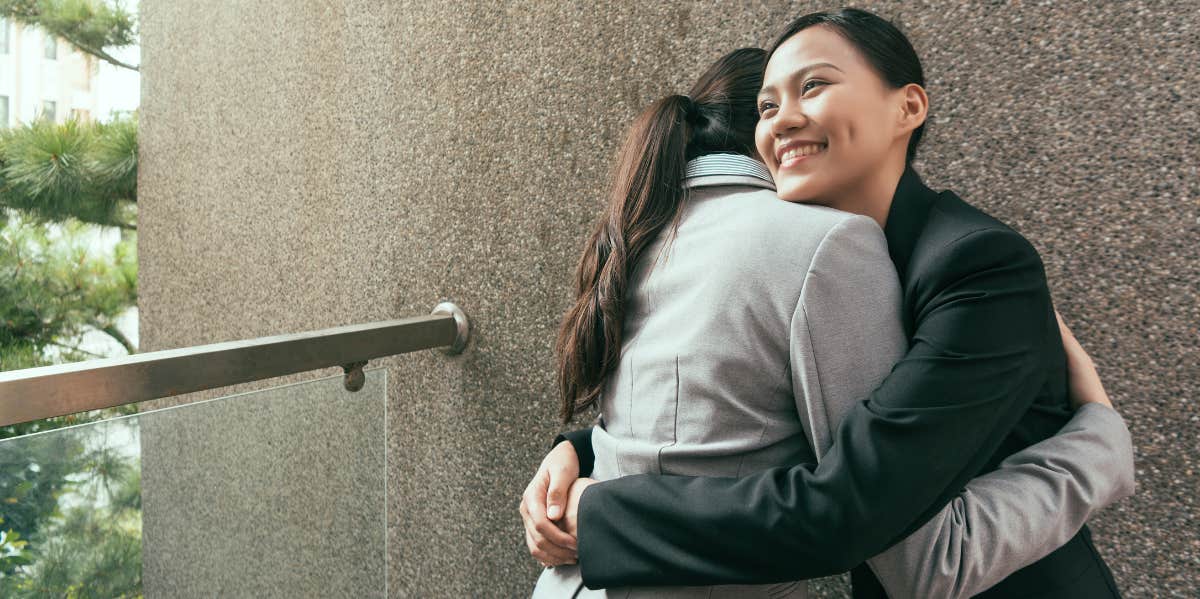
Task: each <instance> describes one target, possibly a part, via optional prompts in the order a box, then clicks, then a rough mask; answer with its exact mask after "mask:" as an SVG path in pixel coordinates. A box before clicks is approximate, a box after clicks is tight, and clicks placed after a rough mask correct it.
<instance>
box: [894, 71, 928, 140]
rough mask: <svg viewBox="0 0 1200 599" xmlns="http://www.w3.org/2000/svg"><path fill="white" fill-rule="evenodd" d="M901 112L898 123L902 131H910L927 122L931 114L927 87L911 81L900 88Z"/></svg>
mask: <svg viewBox="0 0 1200 599" xmlns="http://www.w3.org/2000/svg"><path fill="white" fill-rule="evenodd" d="M899 97H900V112H899V117H898V118H899V120H898V121H897V123H896V124H897V125H898V126H899V128H900V132H901V133H910V132H912V131H914V130H915V129H916V128H917V127H920V126H921V125H923V124H924V123H925V117H927V116H929V96H927V95H925V88H923V87H921V86H919V85H917V84H916V83H909V84H908V85H905V86H904V87H903V88H901V89H900V94H899Z"/></svg>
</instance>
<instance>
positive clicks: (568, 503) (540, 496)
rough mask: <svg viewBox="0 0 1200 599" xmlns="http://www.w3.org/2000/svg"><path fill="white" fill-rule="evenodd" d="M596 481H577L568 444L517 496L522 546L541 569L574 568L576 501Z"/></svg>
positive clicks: (575, 461) (576, 466) (559, 447)
mask: <svg viewBox="0 0 1200 599" xmlns="http://www.w3.org/2000/svg"><path fill="white" fill-rule="evenodd" d="M595 482H597V481H595V480H593V479H590V478H579V457H578V456H577V455H576V454H575V448H574V447H573V446H572V445H571V444H570V443H569V442H563V443H559V444H558V445H557V446H556V447H555V448H554V449H553V450H551V451H550V453H549V454H547V455H546V459H544V460H542V464H541V466H539V467H538V471H537V474H535V475H534V476H533V480H531V481H529V486H527V487H525V492H524V493H523V494H522V495H521V520H523V521H524V524H525V545H526V546H527V547H529V553H530V555H532V556H533V557H534V559H536V560H537V561H538V562H540V563H541V564H542V565H543V566H546V567H550V566H561V565H564V564H574V563H576V562H577V561H578V560H579V556H578V553H577V552H578V543H577V540H576V539H577V536H578V517H579V516H578V515H579V497H580V496H581V495H582V494H583V490H584V489H586V488H587V487H588V486H589V485H591V484H593V483H595Z"/></svg>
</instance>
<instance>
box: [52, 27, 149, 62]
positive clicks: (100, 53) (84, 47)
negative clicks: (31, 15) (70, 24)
mask: <svg viewBox="0 0 1200 599" xmlns="http://www.w3.org/2000/svg"><path fill="white" fill-rule="evenodd" d="M58 34H59V35H60V36H62V38H63V39H64V40H66V41H67V43H69V44H71V45H72V46H75V47H76V48H78V49H79V50H80V51H82V52H84V53H87V54H91V55H92V56H95V57H96V58H99V59H100V60H103V61H104V62H107V63H109V64H111V65H113V66H117V67H121V68H124V69H129V70H131V71H137V72H141V68H140V66H139V65H132V64H129V63H127V62H123V61H121V60H120V59H118V58H117V57H115V56H113V55H112V54H109V53H108V52H105V51H104V50H103V49H101V48H95V47H92V46H89V45H88V44H86V43H84V42H82V41H80V40H79V38H77V37H75V36H72V35H70V34H67V33H63V32H59V33H58Z"/></svg>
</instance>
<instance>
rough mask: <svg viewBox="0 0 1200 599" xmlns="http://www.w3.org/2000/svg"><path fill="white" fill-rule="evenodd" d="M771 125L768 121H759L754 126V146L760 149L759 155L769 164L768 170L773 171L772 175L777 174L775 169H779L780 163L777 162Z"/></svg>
mask: <svg viewBox="0 0 1200 599" xmlns="http://www.w3.org/2000/svg"><path fill="white" fill-rule="evenodd" d="M772 140H773V137H772V135H771V126H770V124H768V123H767V121H759V122H758V125H756V126H755V127H754V147H755V149H756V150H758V157H759V158H761V159H762V161H763V163H764V164H766V165H767V170H768V171H771V176H772V177H773V176H775V171H777V170H778V165H776V164H775V148H774V147H773V146H774V144H773V143H772Z"/></svg>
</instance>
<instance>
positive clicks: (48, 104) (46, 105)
mask: <svg viewBox="0 0 1200 599" xmlns="http://www.w3.org/2000/svg"><path fill="white" fill-rule="evenodd" d="M57 116H58V102H55V101H54V100H45V101H43V102H42V118H44V119H46V120H48V121H50V122H54V120H55V118H56V117H57Z"/></svg>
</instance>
